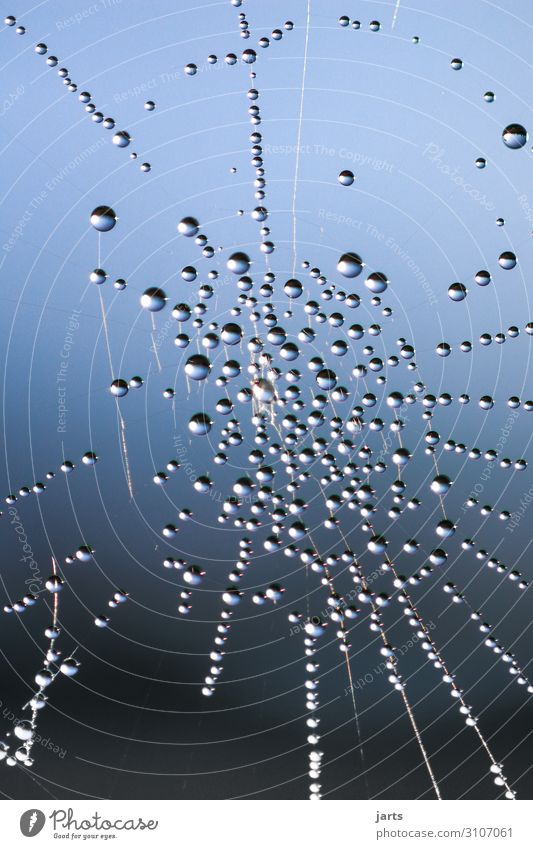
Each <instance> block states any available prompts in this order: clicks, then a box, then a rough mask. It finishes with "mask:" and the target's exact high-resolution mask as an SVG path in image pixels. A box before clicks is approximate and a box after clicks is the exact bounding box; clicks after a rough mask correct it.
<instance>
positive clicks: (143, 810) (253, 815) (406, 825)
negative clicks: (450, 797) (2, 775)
mask: <svg viewBox="0 0 533 849" xmlns="http://www.w3.org/2000/svg"><path fill="white" fill-rule="evenodd" d="M267 807H269V808H270V812H269V811H268V810H267ZM530 811H531V804H530V802H527V801H523V802H517V801H515V802H492V801H491V802H488V801H486V802H436V801H435V802H379V801H338V802H334V803H333V807H330V805H328V803H327V802H322V803H317V804H313V803H312V802H299V801H298V802H296V801H282V802H280V801H270V802H269V801H240V802H237V801H235V802H231V801H209V800H205V801H193V802H190V801H173V800H170V801H157V800H132V801H121V800H118V801H74V802H64V801H54V802H50V801H35V802H28V801H21V802H18V801H4V802H3V803H2V807H1V808H0V812H1V813H0V817H1V822H2V846H5V847H6V849H7V847H9V849H11V847H13V846H28V840H30V839H32V838H35V844H32V845H34V846H35V849H38V847H41V846H52V845H53V846H58V845H61V844H62V843H64V842H66V841H70V842H71V843H72V842H74V843H78V844H80V845H81V844H84V845H87V844H89V843H90V844H92V845H95V844H96V845H102V841H105V842H107V843H108V844H109V842H111V841H112V845H119V846H121V847H124V849H126V847H129V846H132V847H137V846H158V847H161V846H164V847H166V846H171V845H179V844H185V845H187V846H195V845H198V844H199V845H200V846H202V847H204V846H208V845H213V846H216V845H220V846H224V847H227V846H231V847H232V849H240V847H243V849H244V847H246V849H250V846H253V849H272V847H273V846H275V847H276V849H285V847H298V846H307V845H314V846H317V845H320V844H321V845H323V846H329V845H330V844H333V843H335V844H336V845H341V846H342V847H348V849H351V847H353V849H367V847H369V846H371V845H376V846H378V847H379V846H383V847H393V846H394V847H398V849H401V847H407V846H408V847H410V849H417V847H419V849H428V847H435V849H439V847H449V846H452V845H454V846H455V847H457V846H465V847H468V846H470V847H476V846H479V847H481V846H483V847H485V849H491V847H500V849H505V847H513V848H514V847H516V849H530V847H531V846H533V839H532V837H531V826H530V823H529V816H528V813H529V814H530ZM69 845H70V844H69Z"/></svg>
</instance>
